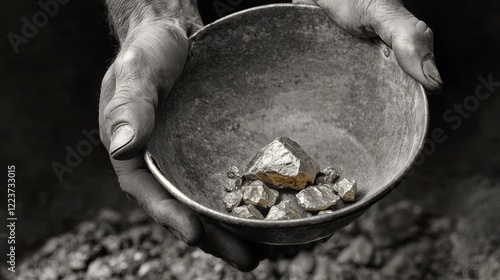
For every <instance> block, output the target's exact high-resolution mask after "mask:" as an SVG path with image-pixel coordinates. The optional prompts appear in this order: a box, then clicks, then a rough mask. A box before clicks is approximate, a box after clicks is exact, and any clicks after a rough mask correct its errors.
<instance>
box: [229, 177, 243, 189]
mask: <svg viewBox="0 0 500 280" xmlns="http://www.w3.org/2000/svg"><path fill="white" fill-rule="evenodd" d="M242 185H243V178H241V177H240V178H238V179H227V181H226V183H225V184H224V189H225V190H226V191H228V192H232V191H235V190H237V189H239V188H241V186H242Z"/></svg>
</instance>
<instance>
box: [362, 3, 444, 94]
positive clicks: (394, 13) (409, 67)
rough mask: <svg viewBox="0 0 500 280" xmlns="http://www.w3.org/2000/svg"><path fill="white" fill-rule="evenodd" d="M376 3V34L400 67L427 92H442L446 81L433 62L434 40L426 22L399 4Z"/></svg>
mask: <svg viewBox="0 0 500 280" xmlns="http://www.w3.org/2000/svg"><path fill="white" fill-rule="evenodd" d="M383 2H385V4H384V5H377V4H373V5H372V9H370V13H371V26H372V27H373V31H374V32H375V33H376V34H377V35H378V36H380V38H381V39H382V40H383V41H384V42H385V43H386V44H387V45H389V46H390V47H391V48H392V49H393V51H394V55H395V56H396V59H397V61H398V64H399V66H400V67H401V68H402V69H403V70H404V71H405V72H406V73H407V74H409V75H410V76H412V77H413V78H414V79H415V80H417V81H418V82H420V83H421V84H422V85H423V86H424V87H425V89H426V90H427V91H429V92H431V93H434V92H438V91H440V90H441V88H442V86H443V82H442V80H441V76H440V75H439V72H438V70H437V67H436V62H435V61H434V48H433V44H434V38H433V33H432V30H431V29H430V28H429V27H428V26H427V24H425V22H423V21H421V20H419V19H417V18H416V17H415V16H413V14H411V13H410V12H409V11H408V10H406V9H405V8H404V7H403V5H402V4H401V2H400V1H392V0H388V1H383Z"/></svg>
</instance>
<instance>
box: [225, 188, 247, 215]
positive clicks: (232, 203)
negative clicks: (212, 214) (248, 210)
mask: <svg viewBox="0 0 500 280" xmlns="http://www.w3.org/2000/svg"><path fill="white" fill-rule="evenodd" d="M242 200H243V191H242V190H235V191H234V192H230V193H227V194H226V195H225V196H224V207H226V209H227V210H228V211H232V210H233V208H234V207H236V206H238V205H240V203H241V201H242Z"/></svg>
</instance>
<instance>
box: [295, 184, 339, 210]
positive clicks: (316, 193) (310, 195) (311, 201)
mask: <svg viewBox="0 0 500 280" xmlns="http://www.w3.org/2000/svg"><path fill="white" fill-rule="evenodd" d="M296 197H297V201H298V202H299V204H300V206H302V208H304V209H306V210H307V211H314V212H316V211H322V210H326V209H328V208H330V207H332V206H334V205H335V204H337V202H338V200H339V197H338V196H337V195H336V194H334V193H333V191H332V190H331V189H330V188H328V187H326V186H324V185H319V186H309V187H307V188H305V189H303V190H301V191H300V192H299V193H298V194H297V195H296Z"/></svg>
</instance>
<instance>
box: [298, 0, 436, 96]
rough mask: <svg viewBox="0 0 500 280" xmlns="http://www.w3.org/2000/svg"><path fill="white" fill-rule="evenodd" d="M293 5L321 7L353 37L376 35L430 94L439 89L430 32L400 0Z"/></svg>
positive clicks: (301, 0) (314, 0)
mask: <svg viewBox="0 0 500 280" xmlns="http://www.w3.org/2000/svg"><path fill="white" fill-rule="evenodd" d="M294 3H295V4H311V5H317V6H319V7H321V8H323V9H324V10H325V11H326V12H327V13H328V14H329V15H330V17H331V18H332V19H333V20H335V22H337V23H338V24H339V25H340V26H342V27H343V28H344V29H345V30H347V31H348V32H350V33H353V34H355V35H357V36H361V37H376V36H379V37H380V38H381V39H382V40H383V41H384V42H385V43H386V44H387V45H388V46H389V47H391V48H392V49H393V51H394V54H395V56H396V59H397V61H398V63H399V66H401V68H402V69H403V70H404V71H405V72H406V73H407V74H408V75H410V76H412V77H413V78H414V79H415V80H417V81H418V82H420V83H421V84H422V85H423V86H424V88H425V89H426V90H427V91H429V92H431V93H434V92H438V91H440V90H441V88H442V81H441V76H440V75H439V72H438V70H437V68H436V63H435V61H434V53H433V40H434V39H433V34H432V30H431V29H430V28H429V27H428V26H427V24H425V23H424V22H423V21H421V20H419V19H417V18H416V17H415V16H413V14H411V13H410V12H409V11H408V10H407V9H406V8H405V7H404V6H403V4H402V3H401V1H400V0H294Z"/></svg>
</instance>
